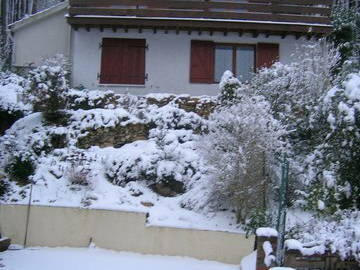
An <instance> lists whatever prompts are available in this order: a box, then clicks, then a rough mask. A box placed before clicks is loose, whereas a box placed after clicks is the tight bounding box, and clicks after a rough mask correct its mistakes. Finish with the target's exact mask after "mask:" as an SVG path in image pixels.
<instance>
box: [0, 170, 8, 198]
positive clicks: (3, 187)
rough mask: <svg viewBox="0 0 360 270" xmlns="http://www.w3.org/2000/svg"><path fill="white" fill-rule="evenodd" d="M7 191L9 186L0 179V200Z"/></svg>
mask: <svg viewBox="0 0 360 270" xmlns="http://www.w3.org/2000/svg"><path fill="white" fill-rule="evenodd" d="M0 177H1V175H0ZM8 191H9V184H8V183H7V182H6V181H5V180H4V179H3V178H0V198H1V197H3V196H4V195H5V194H6V193H7V192H8Z"/></svg>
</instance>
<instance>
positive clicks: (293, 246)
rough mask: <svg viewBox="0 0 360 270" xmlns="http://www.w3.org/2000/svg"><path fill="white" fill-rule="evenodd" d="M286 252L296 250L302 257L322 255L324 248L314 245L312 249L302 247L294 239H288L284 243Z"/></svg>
mask: <svg viewBox="0 0 360 270" xmlns="http://www.w3.org/2000/svg"><path fill="white" fill-rule="evenodd" d="M285 247H286V249H287V250H298V251H300V253H301V254H302V255H304V256H312V255H315V254H324V253H325V251H326V248H325V246H324V245H316V246H313V247H304V246H303V244H302V243H301V242H300V241H298V240H295V239H288V240H286V241H285Z"/></svg>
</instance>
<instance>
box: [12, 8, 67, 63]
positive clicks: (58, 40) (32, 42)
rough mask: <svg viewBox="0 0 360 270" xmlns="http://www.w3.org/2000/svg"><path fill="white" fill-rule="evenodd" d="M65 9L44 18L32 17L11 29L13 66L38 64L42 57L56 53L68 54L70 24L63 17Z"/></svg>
mask: <svg viewBox="0 0 360 270" xmlns="http://www.w3.org/2000/svg"><path fill="white" fill-rule="evenodd" d="M66 12H67V11H66V10H65V9H62V10H60V11H58V12H56V13H55V14H51V15H49V16H46V17H44V18H40V19H36V20H34V19H32V18H29V19H27V20H32V21H31V23H28V24H24V25H21V26H20V27H18V28H17V27H15V29H14V30H13V39H14V48H13V58H12V62H13V65H14V66H20V67H21V66H28V65H29V64H33V65H38V64H39V63H40V62H41V60H42V59H45V58H48V57H52V56H54V55H56V54H59V53H60V54H64V55H65V56H68V55H69V45H70V26H69V25H68V24H67V22H66V19H65V13H66Z"/></svg>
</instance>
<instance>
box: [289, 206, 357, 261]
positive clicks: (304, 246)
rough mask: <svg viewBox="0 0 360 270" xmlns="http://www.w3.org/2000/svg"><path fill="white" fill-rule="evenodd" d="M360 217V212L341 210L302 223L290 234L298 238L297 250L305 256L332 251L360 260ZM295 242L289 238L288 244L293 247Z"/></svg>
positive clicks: (342, 256) (344, 256) (291, 236)
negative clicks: (292, 243)
mask: <svg viewBox="0 0 360 270" xmlns="http://www.w3.org/2000/svg"><path fill="white" fill-rule="evenodd" d="M359 220H360V212H359V211H353V210H352V211H349V210H345V211H338V212H336V213H335V214H334V215H331V216H326V217H323V218H318V217H317V218H312V219H311V220H309V221H307V222H306V223H304V224H299V225H298V226H297V227H294V228H292V230H291V231H290V232H289V234H288V237H289V238H294V239H297V241H296V242H295V243H297V245H296V249H298V250H299V251H300V252H302V253H303V254H304V255H308V256H309V255H313V254H314V253H315V252H316V253H320V254H324V253H325V252H326V251H329V252H331V253H333V254H338V255H340V257H341V259H343V260H345V259H352V258H353V259H355V260H357V261H360V253H359V251H360V233H359ZM293 241H294V240H287V241H286V242H285V244H286V245H287V246H289V244H290V243H291V242H293ZM289 242H290V243H289ZM309 246H311V247H309ZM293 248H294V247H293Z"/></svg>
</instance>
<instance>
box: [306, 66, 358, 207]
mask: <svg viewBox="0 0 360 270" xmlns="http://www.w3.org/2000/svg"><path fill="white" fill-rule="evenodd" d="M313 115H314V119H315V120H316V124H314V126H316V130H318V133H317V136H318V137H319V141H318V144H317V145H316V148H315V149H314V150H313V152H310V153H309V155H308V156H307V159H306V160H305V161H306V163H305V164H306V165H307V167H306V170H304V174H305V175H306V176H312V177H307V181H306V182H305V183H306V194H305V196H306V197H305V201H306V206H307V207H308V208H309V209H318V210H320V211H322V212H335V211H336V210H337V209H339V208H353V207H360V195H359V194H360V184H359V183H360V178H359V170H360V165H359V164H360V151H359V147H358V145H359V144H360V124H359V123H360V117H359V115H360V73H354V74H350V75H349V76H348V77H347V79H346V80H345V81H343V82H342V84H341V85H337V86H334V87H333V88H331V89H330V90H329V91H327V92H326V93H325V94H324V96H323V97H322V98H321V99H320V100H319V105H318V109H317V110H316V111H315V112H314V113H313Z"/></svg>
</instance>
